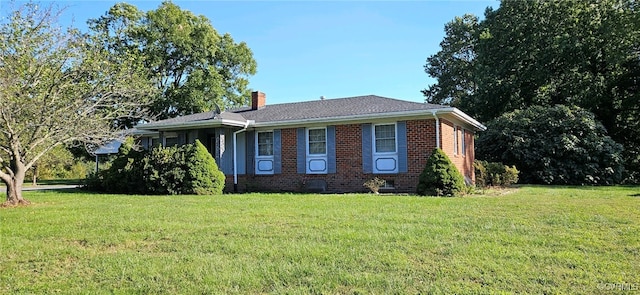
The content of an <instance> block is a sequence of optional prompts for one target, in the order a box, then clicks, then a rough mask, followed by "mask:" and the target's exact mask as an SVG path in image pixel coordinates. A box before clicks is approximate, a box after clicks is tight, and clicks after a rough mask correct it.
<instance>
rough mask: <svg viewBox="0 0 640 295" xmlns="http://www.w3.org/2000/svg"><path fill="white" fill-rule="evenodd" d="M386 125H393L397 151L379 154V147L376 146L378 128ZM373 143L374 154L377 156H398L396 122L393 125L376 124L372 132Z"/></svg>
mask: <svg viewBox="0 0 640 295" xmlns="http://www.w3.org/2000/svg"><path fill="white" fill-rule="evenodd" d="M385 125H393V130H394V141H395V145H396V147H395V151H394V152H378V147H377V146H376V126H385ZM371 142H372V143H373V153H374V154H376V155H393V154H396V155H397V154H398V124H397V123H396V122H393V123H380V124H374V125H373V129H372V130H371Z"/></svg>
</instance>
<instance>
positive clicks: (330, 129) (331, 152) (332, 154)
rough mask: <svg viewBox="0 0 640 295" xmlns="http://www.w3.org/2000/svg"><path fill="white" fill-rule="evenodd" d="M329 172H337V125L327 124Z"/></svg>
mask: <svg viewBox="0 0 640 295" xmlns="http://www.w3.org/2000/svg"><path fill="white" fill-rule="evenodd" d="M327 162H328V163H327V170H328V171H327V172H328V173H336V126H327Z"/></svg>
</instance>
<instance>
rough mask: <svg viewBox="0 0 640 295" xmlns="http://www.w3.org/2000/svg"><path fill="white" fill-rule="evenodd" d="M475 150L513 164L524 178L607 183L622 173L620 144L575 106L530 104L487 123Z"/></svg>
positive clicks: (498, 160) (544, 182)
mask: <svg viewBox="0 0 640 295" xmlns="http://www.w3.org/2000/svg"><path fill="white" fill-rule="evenodd" d="M484 133H485V134H483V135H482V136H481V137H480V138H479V139H478V141H477V145H476V146H477V155H478V157H479V158H483V159H486V160H488V161H495V162H502V163H505V164H507V165H515V166H516V167H517V168H518V169H519V170H520V175H519V177H520V179H521V181H522V182H525V183H542V184H573V185H610V184H614V183H618V182H620V180H621V177H622V158H621V152H622V146H621V145H620V144H618V143H616V142H614V141H613V140H612V139H611V137H609V136H608V135H607V131H606V130H605V129H604V127H603V126H602V124H601V123H600V122H598V121H596V120H595V118H594V116H593V114H592V113H591V112H589V111H587V110H584V109H582V108H578V107H567V106H564V105H555V106H552V107H544V106H532V107H528V108H526V109H523V110H516V111H513V112H508V113H505V114H502V115H501V116H500V117H498V118H496V119H495V120H492V121H491V122H489V123H488V124H487V130H486V131H485V132H484Z"/></svg>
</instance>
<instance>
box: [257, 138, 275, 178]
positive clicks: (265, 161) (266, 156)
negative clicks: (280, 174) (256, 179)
mask: <svg viewBox="0 0 640 295" xmlns="http://www.w3.org/2000/svg"><path fill="white" fill-rule="evenodd" d="M256 143H257V144H256V174H273V172H274V170H273V166H274V165H273V164H274V163H273V161H274V159H273V131H262V132H256Z"/></svg>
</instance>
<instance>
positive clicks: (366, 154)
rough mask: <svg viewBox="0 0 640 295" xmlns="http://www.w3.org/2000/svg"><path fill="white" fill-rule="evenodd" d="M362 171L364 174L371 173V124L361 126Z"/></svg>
mask: <svg viewBox="0 0 640 295" xmlns="http://www.w3.org/2000/svg"><path fill="white" fill-rule="evenodd" d="M362 171H363V172H364V173H373V151H372V145H371V124H362Z"/></svg>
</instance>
